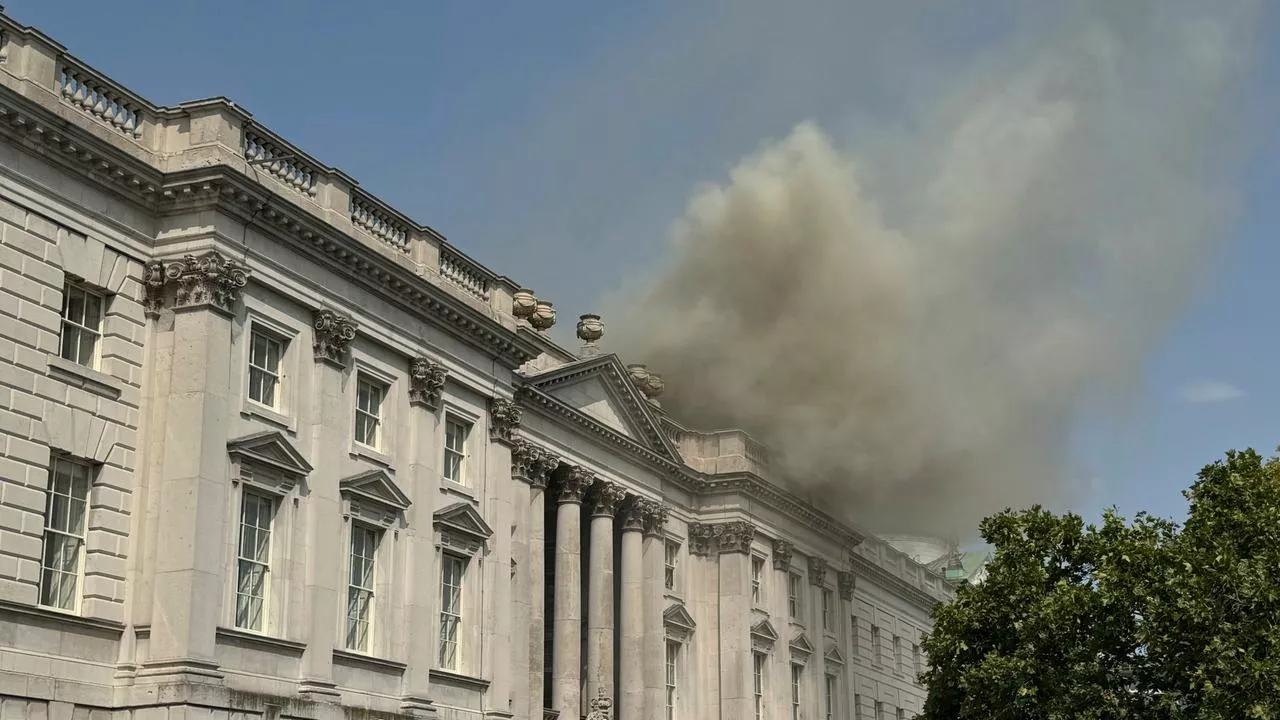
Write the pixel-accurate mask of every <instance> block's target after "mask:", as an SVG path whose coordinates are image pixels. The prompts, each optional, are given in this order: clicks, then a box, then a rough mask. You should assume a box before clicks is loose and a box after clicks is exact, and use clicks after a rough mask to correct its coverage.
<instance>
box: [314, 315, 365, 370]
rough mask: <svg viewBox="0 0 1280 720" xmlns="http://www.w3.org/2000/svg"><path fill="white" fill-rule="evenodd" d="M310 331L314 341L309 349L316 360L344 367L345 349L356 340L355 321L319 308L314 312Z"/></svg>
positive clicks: (345, 359)
mask: <svg viewBox="0 0 1280 720" xmlns="http://www.w3.org/2000/svg"><path fill="white" fill-rule="evenodd" d="M312 329H313V330H314V331H315V339H314V340H313V341H312V343H311V347H312V349H313V350H314V351H315V356H316V360H320V361H322V362H327V363H332V364H334V365H339V366H341V367H346V365H347V349H348V348H350V347H351V341H352V340H355V339H356V323H355V321H354V320H352V319H351V318H349V317H347V316H346V315H342V314H341V313H338V312H336V311H334V310H330V309H329V308H320V309H319V310H317V311H316V312H315V322H314V323H312Z"/></svg>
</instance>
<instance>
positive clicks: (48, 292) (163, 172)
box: [0, 16, 951, 720]
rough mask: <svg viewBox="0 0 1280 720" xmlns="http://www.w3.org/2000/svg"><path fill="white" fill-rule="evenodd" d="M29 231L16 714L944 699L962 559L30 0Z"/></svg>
mask: <svg viewBox="0 0 1280 720" xmlns="http://www.w3.org/2000/svg"><path fill="white" fill-rule="evenodd" d="M0 233H2V234H0V328H3V332H0V451H2V452H0V718H4V719H5V720H8V719H9V718H48V719H51V720H79V719H81V718H87V719H88V720H99V719H105V718H112V719H121V720H123V719H125V718H128V719H130V720H160V719H165V720H178V719H179V718H183V719H186V718H225V719H226V720H232V719H233V718H234V719H235V720H250V719H252V720H260V719H261V720H279V719H281V718H298V719H302V718H306V719H314V720H322V719H328V718H402V717H403V718H410V717H425V718H439V719H440V720H481V719H485V720H489V719H493V718H517V719H520V720H526V719H538V720H541V719H543V718H551V717H559V718H575V720H576V718H579V717H581V716H589V717H610V718H621V719H622V720H642V719H643V720H659V719H661V718H666V719H679V720H701V719H708V720H710V719H712V718H720V719H723V718H734V719H735V720H736V719H739V718H747V719H750V718H756V719H759V720H765V719H768V720H784V719H787V718H804V719H805V720H825V719H827V718H840V719H842V720H854V719H855V718H856V719H858V720H863V719H865V720H873V719H874V720H897V719H899V718H906V717H911V716H913V715H915V714H916V712H918V710H919V708H920V705H921V698H922V693H921V690H920V688H919V687H918V686H917V685H916V683H915V680H914V678H915V674H916V671H917V669H919V668H920V667H921V663H922V658H921V655H920V649H919V647H920V645H919V643H920V636H921V634H922V633H924V632H926V631H927V629H928V625H929V610H930V608H931V607H932V606H933V605H934V604H935V603H937V602H939V601H944V600H946V599H947V598H948V597H950V593H951V587H950V586H949V585H948V583H947V582H946V581H945V580H944V579H943V577H942V576H941V575H939V574H938V573H937V572H934V571H931V570H929V569H927V568H925V567H924V566H921V565H920V564H918V563H916V562H914V561H912V560H910V559H908V558H907V557H906V556H905V555H904V554H903V553H901V552H899V551H897V550H895V549H893V548H892V547H891V546H890V545H889V544H888V543H886V542H882V541H880V540H878V539H877V538H875V537H873V536H870V535H867V534H865V533H862V532H859V530H858V529H857V528H854V527H851V526H849V525H847V524H845V523H842V522H840V521H839V520H837V519H836V518H834V517H832V516H830V515H829V514H827V513H825V512H824V511H823V509H822V508H821V506H820V504H818V503H815V502H814V501H813V500H812V499H811V498H808V497H805V496H804V495H803V494H799V493H797V492H796V491H795V490H794V489H791V488H789V487H788V486H787V485H786V484H785V482H783V480H782V479H780V478H778V477H776V476H775V475H774V473H772V472H771V471H770V466H769V459H768V453H767V451H766V449H765V448H763V447H761V446H760V445H759V444H758V443H756V442H755V441H753V440H752V439H751V438H750V437H748V436H747V435H746V434H745V433H743V432H740V431H736V430H728V431H717V432H703V431H700V430H698V429H696V428H688V427H684V426H682V425H681V424H680V423H679V420H678V418H673V417H670V416H669V415H668V414H666V413H665V412H664V411H663V410H662V408H661V405H660V402H661V394H662V390H663V384H662V380H661V377H660V375H659V374H658V373H659V372H660V368H653V369H649V368H645V367H643V366H639V365H627V364H625V362H624V361H623V360H622V359H619V358H618V357H617V356H615V355H613V354H609V353H607V352H605V351H603V350H602V348H601V346H600V342H599V341H600V338H601V336H602V334H603V331H604V327H603V323H602V322H601V320H600V318H598V317H595V316H591V315H584V316H582V318H581V320H580V321H579V324H578V328H577V337H578V338H579V340H580V342H581V346H580V347H577V348H573V349H566V348H564V347H562V346H560V345H558V344H557V343H556V342H554V341H552V340H551V338H550V337H549V335H548V330H549V329H550V328H551V327H552V326H553V325H554V323H555V322H556V312H555V308H554V307H553V305H552V303H551V302H549V301H547V300H546V299H544V298H541V297H539V296H537V295H535V294H534V293H533V292H531V291H529V290H525V289H522V288H521V287H520V286H519V285H518V284H516V283H514V282H513V281H511V280H510V279H508V278H507V277H505V276H502V275H499V274H497V273H495V272H494V271H492V270H490V269H488V268H485V267H483V266H481V265H479V264H477V263H476V262H474V261H472V260H471V259H470V258H468V257H467V256H466V255H465V254H464V253H463V252H462V251H461V250H459V249H458V248H457V247H455V246H454V245H453V244H451V243H450V242H449V241H448V240H446V239H445V238H443V237H442V236H440V235H439V234H437V233H436V232H434V231H433V230H432V229H431V228H429V227H427V226H425V225H421V224H419V223H417V222H415V221H413V220H412V219H410V218H409V217H407V216H405V215H404V214H402V213H400V212H398V211H397V210H395V209H394V208H392V207H390V206H389V205H387V204H386V203H384V202H382V201H381V200H379V199H378V198H377V197H375V196H373V195H371V194H370V193H368V192H366V191H365V190H364V189H362V188H361V187H360V185H359V184H358V183H357V182H356V181H355V180H354V179H352V178H351V177H349V176H347V175H346V174H344V173H343V172H341V171H340V170H338V169H336V168H332V167H329V166H327V165H325V164H324V163H322V162H321V161H319V160H317V159H316V158H314V157H312V156H310V155H308V154H307V153H305V152H303V151H302V150H301V149H299V148H297V147H295V146H293V145H291V144H290V143H289V142H288V141H286V140H284V139H283V138H281V137H280V136H278V135H276V134H275V133H273V132H272V131H271V130H269V129H268V128H267V127H265V126H264V125H263V124H261V123H260V122H258V121H257V120H255V119H254V118H253V116H252V115H250V114H249V113H248V112H246V111H245V110H244V109H243V108H240V107H238V106H236V105H235V104H234V103H232V102H229V101H227V100H225V99H222V98H213V99H208V100H198V101H192V102H188V103H183V104H180V105H177V106H173V107H162V106H157V105H154V104H152V103H150V102H149V101H147V100H146V99H144V98H142V97H139V96H137V95H135V94H134V93H132V92H130V91H129V90H128V89H127V88H126V87H125V86H123V85H121V84H118V83H116V82H115V81H114V80H112V79H110V78H107V77H105V76H104V75H102V74H101V73H98V72H97V71H95V70H94V69H93V68H91V67H90V66H89V65H87V64H86V63H84V62H82V61H80V60H79V59H77V58H76V57H75V56H74V55H72V54H71V53H69V52H68V51H67V49H66V48H64V47H62V46H61V45H59V44H58V43H57V42H56V41H54V40H53V39H51V38H49V37H47V36H45V35H44V34H42V33H40V32H39V31H38V30H35V29H32V28H28V27H24V26H22V25H20V24H18V23H16V22H14V21H13V20H11V19H9V18H8V17H6V16H0ZM592 713H594V714H592Z"/></svg>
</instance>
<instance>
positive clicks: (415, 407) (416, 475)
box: [400, 357, 448, 716]
mask: <svg viewBox="0 0 1280 720" xmlns="http://www.w3.org/2000/svg"><path fill="white" fill-rule="evenodd" d="M447 377H448V370H446V369H445V367H444V366H443V365H441V364H440V363H437V362H435V361H433V360H430V359H428V358H425V357H417V358H414V359H413V360H411V361H410V362H409V406H410V408H411V409H410V410H409V423H410V428H411V432H410V434H409V444H410V447H409V457H410V458H411V459H410V461H409V467H408V468H407V470H408V473H407V475H408V479H409V487H411V488H412V489H413V500H414V503H413V506H412V507H411V508H410V510H409V512H410V513H411V515H412V517H411V519H410V523H409V529H408V530H407V532H406V533H405V536H406V539H407V540H408V542H407V543H406V544H407V545H408V550H407V553H408V562H407V563H406V565H407V573H406V575H407V579H408V587H409V592H408V596H407V598H406V600H405V614H406V617H407V624H408V626H409V627H411V628H418V631H416V632H409V633H405V641H406V654H407V657H406V659H407V663H406V667H405V671H404V681H403V684H402V689H401V698H400V708H401V710H403V711H404V712H406V713H409V714H416V715H423V716H432V714H433V713H434V712H435V709H434V707H433V706H432V704H431V699H430V692H429V691H430V688H431V667H432V666H433V665H434V664H435V662H436V652H437V648H436V642H437V639H438V637H439V633H437V632H430V630H434V629H436V628H437V627H439V626H438V623H439V619H438V618H437V615H436V612H437V610H436V596H437V594H438V593H439V592H440V584H439V577H440V568H439V567H438V566H437V565H436V549H435V528H434V520H435V518H434V515H435V502H434V499H435V497H436V492H437V490H438V483H437V481H436V478H438V477H439V473H438V472H436V460H435V459H436V458H437V457H438V456H439V453H438V452H437V451H438V450H439V445H438V441H437V440H436V438H438V437H439V429H440V417H439V415H438V414H437V412H436V411H437V410H439V408H440V397H441V395H442V394H443V392H444V384H445V380H446V378H447Z"/></svg>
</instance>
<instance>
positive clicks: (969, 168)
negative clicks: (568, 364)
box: [610, 0, 1257, 533]
mask: <svg viewBox="0 0 1280 720" xmlns="http://www.w3.org/2000/svg"><path fill="white" fill-rule="evenodd" d="M1256 9H1257V8H1256V4H1254V3H1247V2H1214V3H1200V2H1180V1H1179V2H1170V1H1166V0H1160V1H1159V2H1115V1H1114V0H1104V1H1103V2H1088V3H1075V4H1073V5H1072V7H1071V8H1070V9H1069V10H1064V11H1063V12H1060V13H1057V14H1056V15H1055V16H1054V17H1053V18H1052V19H1051V21H1046V22H1044V23H1041V24H1039V25H1036V26H1035V28H1038V29H1033V30H1030V31H1027V32H1024V33H1019V34H1018V37H1016V38H1014V39H1013V40H1012V41H1011V42H1010V43H1009V45H1008V46H1006V47H1003V48H1001V49H1000V50H999V51H998V52H994V53H992V54H990V55H988V56H986V57H984V58H982V59H981V60H980V61H979V62H976V63H975V64H974V66H973V67H971V68H968V69H967V70H966V71H965V73H964V74H963V75H962V76H961V77H959V78H957V80H956V82H955V83H953V84H952V85H951V86H950V88H949V90H948V91H947V92H946V93H945V94H944V95H943V96H942V97H939V98H936V99H934V100H933V101H931V102H923V103H919V104H918V105H917V106H916V107H917V108H918V110H919V111H920V114H919V116H918V117H912V118H910V119H909V120H910V122H909V123H903V125H902V126H901V127H900V128H898V129H897V130H896V132H895V133H894V138H895V139H893V140H887V139H886V140H885V142H884V143H882V144H881V145H880V151H879V152H874V153H872V154H871V155H870V157H874V158H875V159H876V162H870V161H869V160H867V159H865V157H862V156H859V155H858V154H857V153H855V152H853V151H852V150H850V149H848V147H846V146H842V145H841V144H840V143H838V142H837V141H835V140H833V138H832V137H830V136H829V135H827V134H826V133H824V131H823V130H822V129H821V128H819V127H818V126H816V125H815V124H814V123H811V122H801V123H800V124H799V125H797V126H796V127H795V128H794V129H793V130H792V131H791V132H790V134H788V135H787V136H786V137H784V138H782V139H780V140H777V141H774V142H769V143H766V144H765V145H763V146H762V147H761V148H760V149H759V151H758V152H756V153H754V154H753V155H751V156H749V157H747V158H745V159H744V160H742V161H741V162H740V163H739V164H738V165H737V166H736V167H735V168H733V170H732V171H731V172H730V174H729V176H728V178H727V181H725V182H722V183H719V184H715V185H710V186H707V187H704V188H702V189H699V190H698V191H697V192H696V193H695V194H694V195H693V197H692V198H691V200H690V201H689V204H688V208H687V211H686V213H685V215H684V217H683V218H682V219H680V220H679V221H678V222H676V223H675V224H674V226H673V229H672V232H671V242H670V245H669V248H668V255H667V257H666V258H665V261H664V262H663V263H662V264H661V268H660V270H658V271H657V272H656V273H655V275H654V276H652V277H650V278H647V279H646V280H645V281H644V282H642V283H639V284H638V286H637V287H636V288H635V289H634V290H633V291H628V292H625V293H624V295H625V297H626V300H627V302H620V303H616V308H615V309H614V310H613V314H612V316H611V317H610V319H611V321H612V323H611V325H612V327H611V340H613V341H614V342H616V343H618V348H619V350H620V351H622V353H623V355H624V357H627V358H628V359H629V360H636V359H642V360H644V361H645V362H647V363H648V364H649V365H650V367H651V368H652V369H653V370H654V371H656V372H660V373H661V374H662V375H663V376H664V378H665V379H666V381H667V388H668V390H667V394H666V395H665V396H664V398H663V400H664V402H665V404H666V406H667V407H668V408H669V409H670V410H671V412H672V414H673V416H674V417H676V418H678V419H680V420H682V421H687V422H688V423H689V424H691V425H692V426H694V427H700V428H723V427H742V428H745V429H747V430H748V431H749V432H751V433H752V434H753V435H754V436H755V437H757V438H758V439H760V440H761V441H763V442H764V443H765V444H766V445H768V446H769V447H770V448H771V450H772V453H773V456H774V465H775V466H776V468H775V471H776V472H777V473H778V474H779V475H780V476H782V477H783V478H785V480H786V481H787V482H790V483H794V484H796V485H797V486H799V487H801V488H806V489H807V490H808V491H809V492H810V493H811V494H812V495H813V496H814V498H815V499H816V500H818V501H820V503H821V504H822V505H824V506H826V507H829V508H833V509H835V511H836V512H837V513H844V514H848V515H850V516H852V517H854V518H856V519H858V520H859V521H861V522H863V523H866V524H868V525H871V526H873V528H874V529H879V530H893V531H924V532H932V533H944V532H951V531H954V530H959V531H960V532H962V533H963V532H966V531H972V528H973V527H974V525H975V524H976V522H977V520H978V519H980V518H981V517H982V516H983V515H986V514H989V513H991V512H994V511H996V510H999V509H1001V508H1003V507H1006V506H1015V507H1017V506H1025V505H1028V504H1031V503H1033V502H1049V503H1054V502H1064V501H1069V500H1070V495H1071V492H1072V488H1071V484H1070V483H1069V482H1068V481H1067V478H1068V477H1069V476H1070V472H1069V468H1068V466H1067V461H1066V457H1065V448H1066V444H1067V442H1068V440H1069V437H1070V433H1071V429H1072V426H1073V423H1074V422H1075V421H1076V419H1077V417H1078V416H1079V414H1080V413H1081V411H1082V410H1085V409H1091V408H1095V407H1106V406H1109V405H1110V404H1112V403H1111V401H1113V400H1114V399H1116V398H1123V396H1124V394H1125V393H1126V392H1129V391H1130V389H1131V388H1133V387H1135V386H1136V382H1135V381H1136V380H1137V379H1138V377H1139V376H1140V373H1141V370H1142V366H1143V362H1144V360H1145V358H1146V357H1147V355H1148V353H1149V352H1150V351H1151V350H1152V348H1153V346H1154V344H1155V343H1157V342H1158V341H1159V340H1160V339H1161V337H1162V334H1163V333H1165V332H1166V331H1167V329H1168V328H1169V326H1170V323H1171V322H1172V321H1173V320H1174V319H1176V317H1177V315H1178V313H1179V311H1180V309H1181V308H1182V306H1183V305H1184V303H1185V301H1186V300H1187V299H1188V297H1189V295H1190V293H1191V291H1193V290H1194V285H1195V278H1196V275H1197V271H1198V268H1199V267H1201V266H1202V264H1203V263H1204V262H1206V261H1207V260H1208V259H1209V258H1210V257H1211V251H1212V250H1213V249H1214V246H1215V244H1216V243H1218V242H1219V241H1220V240H1221V239H1222V238H1223V237H1224V233H1225V232H1226V230H1227V229H1228V227H1229V219H1230V210H1231V207H1230V206H1231V202H1230V201H1231V199H1232V193H1231V192H1230V190H1229V188H1230V185H1231V171H1232V169H1233V163H1232V159H1233V157H1234V156H1235V155H1238V153H1235V152H1233V150H1234V149H1236V147H1237V145H1236V143H1235V142H1234V141H1233V137H1235V136H1237V135H1238V132H1237V131H1236V128H1234V127H1233V120H1234V118H1233V113H1232V112H1231V107H1232V100H1233V94H1232V91H1233V90H1234V89H1236V87H1237V85H1238V84H1239V82H1238V81H1239V79H1240V77H1241V75H1242V72H1243V69H1244V62H1243V60H1244V55H1245V52H1244V48H1245V47H1246V46H1247V45H1248V42H1247V40H1248V38H1247V37H1246V36H1245V35H1246V33H1247V31H1248V28H1249V26H1250V24H1251V23H1250V21H1251V18H1252V17H1253V12H1254V11H1255V10H1256ZM891 71H892V69H891V68H887V69H886V72H891ZM834 91H838V81H836V80H833V92H834ZM851 100H853V99H852V98H851ZM903 128H907V129H903ZM886 137H887V136H886ZM886 148H887V149H890V150H891V151H892V152H885V151H884V150H885V149H886ZM613 304H615V303H611V305H613ZM625 308H632V309H634V311H633V312H628V311H627V310H626V309H625ZM619 336H621V337H620V339H619Z"/></svg>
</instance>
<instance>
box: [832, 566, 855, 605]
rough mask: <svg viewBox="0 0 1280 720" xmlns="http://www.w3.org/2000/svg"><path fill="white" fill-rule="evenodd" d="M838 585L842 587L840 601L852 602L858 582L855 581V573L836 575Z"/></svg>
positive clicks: (842, 572) (844, 572)
mask: <svg viewBox="0 0 1280 720" xmlns="http://www.w3.org/2000/svg"><path fill="white" fill-rule="evenodd" d="M836 580H837V585H839V587H840V599H841V600H852V599H853V589H854V587H855V583H856V581H855V580H854V579H853V573H851V572H846V571H841V572H840V573H838V574H837V575H836Z"/></svg>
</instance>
